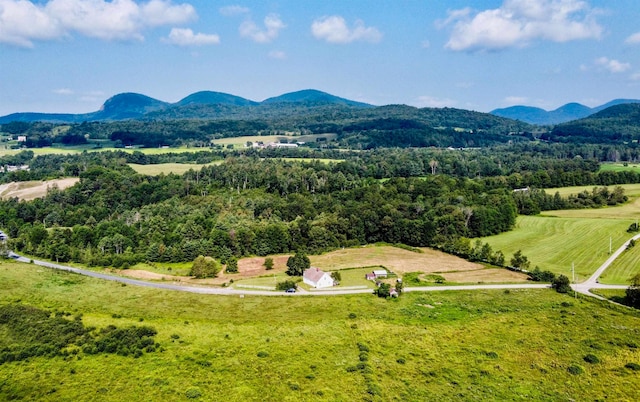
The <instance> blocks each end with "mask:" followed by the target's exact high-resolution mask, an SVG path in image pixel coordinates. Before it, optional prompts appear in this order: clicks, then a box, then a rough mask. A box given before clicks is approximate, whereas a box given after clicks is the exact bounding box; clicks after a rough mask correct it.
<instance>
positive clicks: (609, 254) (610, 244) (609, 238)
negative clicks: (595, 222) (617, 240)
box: [609, 236, 612, 255]
mask: <svg viewBox="0 0 640 402" xmlns="http://www.w3.org/2000/svg"><path fill="white" fill-rule="evenodd" d="M611 242H612V240H611V236H609V255H611Z"/></svg>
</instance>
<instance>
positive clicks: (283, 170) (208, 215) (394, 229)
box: [0, 144, 640, 267]
mask: <svg viewBox="0 0 640 402" xmlns="http://www.w3.org/2000/svg"><path fill="white" fill-rule="evenodd" d="M576 150H582V151H583V152H584V153H585V155H587V153H588V152H591V153H593V154H600V153H601V154H607V153H608V152H609V151H608V150H607V149H602V148H601V147H586V146H585V147H584V148H582V149H581V148H577V149H576ZM561 155H564V157H559V156H561ZM319 156H323V157H324V158H329V157H332V156H333V157H337V156H339V157H340V161H339V162H320V161H319V160H316V161H309V162H302V161H295V160H288V159H280V158H281V157H288V158H291V157H298V158H299V157H319ZM212 160H224V162H223V163H222V164H219V165H212V166H207V167H204V168H202V169H201V170H199V171H194V170H191V171H189V172H187V173H185V174H184V175H181V176H178V175H173V174H170V175H159V176H145V175H141V174H137V173H135V171H133V170H132V169H131V168H130V167H129V166H128V165H127V163H138V164H149V163H159V162H169V161H170V162H200V163H205V162H210V161H212ZM0 163H1V164H3V165H4V164H10V163H28V164H29V165H30V166H31V169H30V170H29V171H17V172H9V173H5V174H3V175H2V179H3V181H14V180H31V179H45V178H55V177H61V176H75V177H79V178H80V182H79V183H78V184H76V185H75V186H73V187H71V188H68V189H66V190H63V191H61V190H58V189H56V188H52V189H51V190H50V191H49V193H48V195H47V196H46V197H45V198H43V199H37V200H34V201H29V202H26V201H18V200H17V199H9V200H4V201H0V228H3V229H4V230H5V231H6V232H7V233H8V234H9V236H10V238H11V240H10V247H11V248H12V249H14V250H16V251H18V252H23V253H27V254H30V255H35V256H40V257H45V258H50V259H52V260H57V261H61V262H62V261H76V262H81V263H85V264H90V265H103V266H116V267H122V266H124V267H126V266H130V265H132V264H135V263H137V262H140V261H176V262H177V261H192V260H193V259H194V258H195V257H197V256H198V255H210V256H213V257H215V258H217V259H219V260H220V261H222V262H223V263H225V262H227V261H229V259H233V258H239V257H242V256H246V255H269V254H277V253H289V252H293V251H297V250H305V251H307V252H311V253H319V252H323V251H327V250H331V249H335V248H338V247H348V246H356V245H363V244H369V243H376V242H387V243H403V244H407V245H410V246H431V247H436V248H441V249H443V250H446V251H449V252H452V253H454V254H459V255H462V256H468V255H469V253H470V252H471V248H470V243H469V240H468V238H474V237H482V236H488V235H492V234H497V233H501V232H504V231H508V230H510V229H511V228H512V227H513V225H514V223H515V218H516V214H517V213H518V212H520V213H536V211H540V210H544V209H551V208H557V207H562V208H585V207H593V206H598V205H605V204H609V205H615V204H616V203H619V202H623V201H624V200H625V197H624V194H623V193H622V192H620V191H618V190H615V191H614V190H613V189H612V190H598V191H597V192H595V191H594V193H593V194H592V195H587V197H586V198H583V199H579V200H572V199H563V198H559V197H557V196H556V197H554V196H552V195H548V196H547V195H544V193H539V192H536V191H533V190H531V191H528V192H526V193H525V192H514V191H513V189H520V188H523V187H532V188H542V187H550V186H563V185H578V184H581V185H615V184H620V183H630V182H640V174H638V173H635V172H599V171H598V162H597V160H596V159H594V158H584V157H581V156H579V155H573V154H568V149H565V147H564V146H562V145H558V146H549V145H544V144H538V145H528V144H519V145H518V144H513V145H510V146H505V147H496V148H493V149H490V150H484V149H476V150H466V151H460V150H442V149H409V150H399V149H378V150H370V151H351V152H344V151H337V150H336V151H332V150H312V149H263V150H256V149H252V150H246V151H227V150H218V151H201V152H197V153H181V154H164V155H144V154H142V153H141V152H134V153H125V152H97V153H81V154H75V155H42V156H34V154H33V152H31V151H24V152H21V153H19V154H17V155H15V156H7V157H2V158H1V160H0Z"/></svg>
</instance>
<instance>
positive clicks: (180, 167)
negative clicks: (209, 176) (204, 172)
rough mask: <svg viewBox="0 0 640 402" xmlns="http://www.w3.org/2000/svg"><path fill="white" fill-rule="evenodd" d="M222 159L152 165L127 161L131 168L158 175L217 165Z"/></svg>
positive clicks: (145, 173)
mask: <svg viewBox="0 0 640 402" xmlns="http://www.w3.org/2000/svg"><path fill="white" fill-rule="evenodd" d="M222 162H223V161H215V162H212V163H205V164H198V163H157V164H153V165H139V164H136V163H129V164H128V165H129V166H131V168H132V169H133V170H135V171H136V172H138V173H140V174H144V175H147V176H158V175H160V174H165V175H166V174H169V173H173V174H177V175H181V174H183V173H186V172H188V171H189V170H190V169H193V170H200V169H202V168H203V167H205V166H210V165H218V164H221V163H222Z"/></svg>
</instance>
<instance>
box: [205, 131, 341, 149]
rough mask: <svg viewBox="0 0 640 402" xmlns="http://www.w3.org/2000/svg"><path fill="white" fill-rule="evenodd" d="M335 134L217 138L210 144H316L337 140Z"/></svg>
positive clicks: (236, 145) (237, 145) (242, 145)
mask: <svg viewBox="0 0 640 402" xmlns="http://www.w3.org/2000/svg"><path fill="white" fill-rule="evenodd" d="M337 137H338V135H337V134H309V135H248V136H244V137H229V138H218V139H216V140H213V141H212V142H213V143H214V144H217V145H233V146H234V147H245V146H246V144H247V142H259V141H261V142H263V143H265V144H268V143H270V142H280V140H286V141H288V142H294V141H297V142H316V140H317V139H318V138H326V139H327V141H330V140H334V139H335V138H337Z"/></svg>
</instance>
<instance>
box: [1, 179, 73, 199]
mask: <svg viewBox="0 0 640 402" xmlns="http://www.w3.org/2000/svg"><path fill="white" fill-rule="evenodd" d="M79 181H80V179H79V178H77V177H72V178H66V179H55V180H46V181H22V182H11V183H6V184H0V198H4V199H7V198H16V197H17V198H18V199H20V200H33V199H36V198H41V197H44V196H45V195H47V191H48V190H49V188H51V187H54V186H56V187H58V188H59V189H60V190H64V189H65V188H68V187H71V186H73V185H74V184H76V183H77V182H79Z"/></svg>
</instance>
